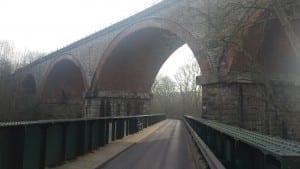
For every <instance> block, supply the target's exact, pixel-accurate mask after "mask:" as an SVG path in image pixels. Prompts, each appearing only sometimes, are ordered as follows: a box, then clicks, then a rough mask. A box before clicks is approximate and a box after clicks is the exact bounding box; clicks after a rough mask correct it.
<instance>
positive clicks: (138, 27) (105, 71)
mask: <svg viewBox="0 0 300 169" xmlns="http://www.w3.org/2000/svg"><path fill="white" fill-rule="evenodd" d="M185 43H187V44H188V46H189V47H190V48H191V50H192V51H193V53H194V55H195V57H196V59H197V61H198V63H199V66H200V68H201V71H202V73H203V74H205V73H207V72H209V70H210V68H209V64H208V61H207V58H206V56H204V55H203V54H202V53H201V50H200V42H199V41H198V40H196V39H195V38H194V37H193V35H192V34H191V33H189V32H188V31H187V30H185V29H184V28H182V27H181V26H180V25H178V24H176V23H174V22H170V21H168V20H165V19H159V18H152V19H147V20H143V21H140V22H138V23H136V24H133V25H131V26H129V27H128V28H127V29H125V30H124V31H122V32H121V33H120V34H119V35H118V36H117V37H116V38H115V39H114V40H113V41H112V42H111V43H110V45H109V46H108V48H107V49H106V51H105V52H104V54H103V56H102V58H101V60H100V62H99V64H98V67H97V70H96V72H95V75H94V78H93V81H92V86H91V90H92V91H126V92H142V93H147V92H150V89H151V86H152V83H153V81H154V79H155V77H156V74H157V73H158V71H159V69H160V67H161V66H162V65H163V63H164V62H165V61H166V60H167V58H168V57H169V56H170V55H171V54H172V53H173V52H174V51H175V50H176V49H178V48H179V47H180V46H182V45H183V44H185Z"/></svg>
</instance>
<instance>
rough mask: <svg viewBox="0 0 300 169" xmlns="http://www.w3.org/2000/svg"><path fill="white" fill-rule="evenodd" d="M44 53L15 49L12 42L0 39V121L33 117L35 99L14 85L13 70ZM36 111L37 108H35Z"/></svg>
mask: <svg viewBox="0 0 300 169" xmlns="http://www.w3.org/2000/svg"><path fill="white" fill-rule="evenodd" d="M44 55H45V54H44V53H42V52H38V51H30V50H24V51H20V50H18V49H16V47H15V45H14V44H13V43H12V42H9V41H6V40H0V121H11V120H31V119H33V118H34V117H35V115H34V110H35V106H36V104H35V103H36V100H35V98H34V97H33V96H30V95H26V92H23V91H20V90H22V89H21V88H18V87H17V86H16V85H17V83H16V80H18V79H14V78H13V77H14V76H13V75H14V72H15V70H17V69H19V68H21V67H23V66H25V65H27V64H30V63H31V62H33V61H34V60H36V59H38V58H40V57H43V56H44ZM36 111H37V110H36Z"/></svg>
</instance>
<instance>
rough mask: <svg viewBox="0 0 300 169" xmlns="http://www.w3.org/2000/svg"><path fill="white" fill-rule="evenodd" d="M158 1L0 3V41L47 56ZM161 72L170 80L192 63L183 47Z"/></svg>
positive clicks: (36, 0) (20, 0) (28, 0)
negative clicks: (178, 68) (46, 54)
mask: <svg viewBox="0 0 300 169" xmlns="http://www.w3.org/2000/svg"><path fill="white" fill-rule="evenodd" d="M157 2H159V1H158V0H126V1H125V0H0V39H3V40H9V41H11V42H13V43H14V45H15V46H16V48H17V49H20V50H24V49H29V50H33V51H41V52H46V53H50V52H52V51H54V50H56V49H59V48H62V47H64V46H66V45H68V44H70V43H72V42H74V41H76V40H79V39H81V38H83V37H85V36H88V35H89V34H91V33H94V32H96V31H99V30H101V29H103V28H105V27H107V26H109V25H111V24H112V23H115V22H117V21H119V20H122V19H123V18H126V17H128V16H130V15H133V14H134V13H137V12H139V11H141V10H143V9H145V8H147V7H149V6H151V5H153V4H154V3H157ZM175 53H177V55H176V56H172V57H171V58H170V59H169V60H168V61H167V62H168V63H169V64H168V63H167V64H165V65H164V67H163V68H162V70H161V72H162V73H163V74H167V75H170V76H172V74H174V72H176V68H177V67H179V66H180V65H183V64H184V63H186V62H187V61H190V60H191V59H192V57H191V55H192V53H191V51H189V48H188V47H187V46H185V47H182V48H181V49H180V50H178V51H177V52H175Z"/></svg>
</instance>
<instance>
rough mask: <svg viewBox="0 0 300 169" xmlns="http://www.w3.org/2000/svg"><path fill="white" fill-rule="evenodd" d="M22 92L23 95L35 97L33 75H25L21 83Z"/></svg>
mask: <svg viewBox="0 0 300 169" xmlns="http://www.w3.org/2000/svg"><path fill="white" fill-rule="evenodd" d="M22 92H23V93H24V94H25V95H29V96H35V95H36V83H35V79H34V77H33V75H31V74H29V75H27V76H26V77H25V78H24V79H23V81H22Z"/></svg>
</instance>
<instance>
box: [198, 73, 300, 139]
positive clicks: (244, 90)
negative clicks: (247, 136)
mask: <svg viewBox="0 0 300 169" xmlns="http://www.w3.org/2000/svg"><path fill="white" fill-rule="evenodd" d="M241 74H242V73H241ZM241 74H240V76H241ZM224 79H226V78H223V80H224ZM230 79H232V78H230ZM245 79H247V78H244V80H245ZM202 80H203V78H202ZM252 80H253V79H252ZM198 81H199V80H198ZM247 81H248V83H245V81H244V82H243V83H242V82H239V81H238V80H237V81H236V82H232V81H231V82H226V81H219V82H218V83H217V82H216V81H214V83H211V84H207V83H206V84H202V97H203V98H202V99H203V107H202V109H203V110H202V111H203V118H205V119H209V120H216V121H219V122H222V123H226V124H230V125H235V126H239V127H242V128H246V129H249V130H252V131H257V132H261V133H264V134H268V135H272V136H279V137H283V138H287V139H293V140H300V132H299V129H300V123H299V120H300V106H299V103H300V86H298V85H291V83H290V84H289V85H287V84H286V83H287V81H286V79H285V81H284V82H282V81H281V82H279V81H276V83H275V82H274V81H273V82H272V81H270V83H268V84H264V83H262V82H261V81H260V82H257V83H254V82H251V83H250V79H248V80H247ZM202 82H203V81H202ZM295 83H296V82H293V84H295Z"/></svg>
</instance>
